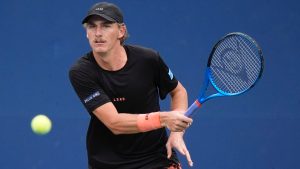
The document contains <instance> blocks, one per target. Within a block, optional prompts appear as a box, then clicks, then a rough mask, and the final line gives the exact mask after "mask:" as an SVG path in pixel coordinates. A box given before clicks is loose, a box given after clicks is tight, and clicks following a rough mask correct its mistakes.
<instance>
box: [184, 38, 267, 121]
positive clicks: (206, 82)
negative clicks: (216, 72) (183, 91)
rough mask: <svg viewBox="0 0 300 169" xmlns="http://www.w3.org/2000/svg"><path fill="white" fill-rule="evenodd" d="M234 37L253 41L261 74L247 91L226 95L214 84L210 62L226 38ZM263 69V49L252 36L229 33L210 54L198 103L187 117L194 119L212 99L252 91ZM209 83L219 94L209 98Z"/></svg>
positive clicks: (188, 112) (195, 103) (187, 112)
mask: <svg viewBox="0 0 300 169" xmlns="http://www.w3.org/2000/svg"><path fill="white" fill-rule="evenodd" d="M234 35H239V36H243V37H244V38H246V39H248V40H249V41H251V42H252V43H253V44H254V45H255V46H256V47H257V49H258V52H259V56H260V59H261V72H260V74H259V76H258V78H257V79H256V81H255V82H254V83H253V84H252V85H251V86H250V87H249V88H247V89H246V90H244V91H241V92H237V93H226V92H224V91H222V90H221V89H219V88H218V87H217V85H216V84H215V83H214V82H213V80H212V75H211V69H210V61H211V59H212V56H213V54H214V52H215V50H216V48H217V46H218V44H220V43H221V42H222V41H223V40H224V39H225V38H227V37H228V36H234ZM263 68H264V59H263V55H262V51H261V48H260V47H259V45H258V44H257V43H256V42H255V40H253V39H252V38H251V37H250V36H248V35H246V34H244V33H241V32H233V33H229V34H227V35H226V36H224V37H223V38H221V40H219V41H218V42H217V43H216V44H215V45H214V48H213V50H212V51H211V53H210V56H209V59H208V64H207V68H206V70H205V76H204V82H203V86H202V88H201V90H200V93H199V95H198V98H197V99H196V101H194V103H193V104H192V105H191V106H190V107H189V108H188V110H187V111H186V113H185V115H186V116H188V117H192V116H193V114H194V112H195V110H197V109H198V108H200V107H201V106H202V104H203V103H204V102H206V101H208V100H210V99H212V98H216V97H223V96H235V95H240V94H242V93H245V92H247V91H248V90H250V89H251V88H252V87H253V86H254V85H255V84H256V83H257V81H258V80H259V79H260V78H261V75H262V72H263ZM209 83H211V84H212V86H213V88H214V89H216V91H217V93H214V94H211V95H209V96H207V97H206V96H205V92H206V90H207V88H208V86H209Z"/></svg>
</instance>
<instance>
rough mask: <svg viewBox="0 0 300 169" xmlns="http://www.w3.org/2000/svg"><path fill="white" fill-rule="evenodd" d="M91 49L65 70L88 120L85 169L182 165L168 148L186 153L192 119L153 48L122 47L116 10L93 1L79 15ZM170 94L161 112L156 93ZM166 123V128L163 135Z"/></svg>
mask: <svg viewBox="0 0 300 169" xmlns="http://www.w3.org/2000/svg"><path fill="white" fill-rule="evenodd" d="M82 24H83V26H84V28H85V29H86V36H87V38H88V40H89V44H90V46H91V48H92V51H91V52H89V53H87V54H85V55H84V56H83V57H81V58H80V59H79V60H78V61H77V62H76V63H75V64H74V65H73V66H72V67H71V69H70V72H69V75H70V81H71V83H72V85H73V87H74V89H75V91H76V93H77V95H78V96H79V98H80V100H81V102H82V103H83V104H84V106H85V107H86V109H87V110H88V112H89V114H90V116H91V120H90V125H89V129H88V133H87V152H88V163H89V168H90V169H165V168H169V169H171V168H181V167H180V163H179V161H178V159H177V157H176V153H175V151H174V150H173V149H172V148H176V149H177V150H178V151H179V152H181V153H182V154H183V155H185V156H186V158H187V160H188V162H189V164H190V165H191V166H192V160H191V157H190V154H189V152H188V150H187V148H186V146H185V143H184V140H183V132H184V130H185V129H186V128H187V127H188V126H189V125H190V124H191V122H192V119H190V118H188V117H186V116H184V115H183V114H184V112H185V110H186V108H187V93H186V90H185V89H184V87H183V86H182V85H181V83H180V82H179V81H177V80H176V78H175V77H174V76H173V74H172V72H171V70H170V69H169V68H168V67H167V65H166V64H165V63H164V61H163V60H162V59H161V57H160V56H159V54H158V53H157V52H155V51H154V50H151V49H148V48H144V47H139V46H132V45H124V44H123V43H124V40H125V39H126V37H127V35H128V34H127V29H126V25H125V24H124V21H123V15H122V13H121V11H120V9H119V8H118V7H117V6H116V5H114V4H111V3H106V2H101V3H97V4H95V5H94V6H93V7H92V8H91V9H90V10H89V11H88V15H87V16H86V17H85V18H84V19H83V21H82ZM168 94H170V96H171V100H172V102H171V109H172V111H169V112H162V111H160V108H159V97H160V98H161V99H164V98H165V97H166V96H167V95H168ZM165 127H167V128H168V129H169V130H170V131H171V132H170V136H169V137H168V136H167V133H166V130H165Z"/></svg>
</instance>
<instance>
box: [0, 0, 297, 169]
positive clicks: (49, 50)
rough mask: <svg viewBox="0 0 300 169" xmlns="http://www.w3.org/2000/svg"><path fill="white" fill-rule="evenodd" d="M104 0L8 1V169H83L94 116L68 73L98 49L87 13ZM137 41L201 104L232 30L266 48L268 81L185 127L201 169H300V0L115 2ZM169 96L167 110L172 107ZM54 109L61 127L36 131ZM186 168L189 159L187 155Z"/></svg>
mask: <svg viewBox="0 0 300 169" xmlns="http://www.w3.org/2000/svg"><path fill="white" fill-rule="evenodd" d="M95 2H96V1H92V0H85V1H66V0H65V1H61V0H51V1H50V0H36V1H29V0H2V1H1V2H0V20H1V26H0V30H1V31H0V37H1V41H0V58H1V60H0V64H1V65H0V77H1V83H0V94H1V97H0V133H1V134H0V168H1V169H20V168H22V169H66V168H68V169H70V168H72V169H84V168H86V166H87V161H86V160H87V159H86V151H85V134H86V129H87V125H88V118H89V117H88V114H87V113H86V111H85V109H84V108H83V106H82V105H81V104H80V103H79V100H78V98H77V96H76V95H75V93H74V92H73V89H72V88H71V86H70V83H69V80H68V69H69V67H70V65H71V64H72V63H73V62H74V61H75V60H76V59H77V58H78V57H80V56H81V55H82V54H83V53H85V52H87V51H88V50H89V46H88V43H87V40H86V38H85V32H84V29H83V28H82V27H81V24H80V22H81V20H82V18H83V17H84V15H85V14H86V11H87V9H88V8H89V7H90V6H91V5H92V4H94V3H95ZM111 2H114V3H116V4H118V5H119V6H120V7H121V8H122V10H123V12H124V15H125V22H126V24H127V27H128V29H129V33H130V38H129V40H128V41H127V43H132V44H140V45H144V46H147V47H151V48H154V49H156V50H158V51H160V53H161V55H162V56H163V58H164V59H165V61H166V62H167V63H168V64H169V66H170V67H171V68H172V70H173V73H174V74H175V75H176V76H177V78H178V79H180V81H181V82H182V83H183V84H184V86H185V87H186V89H187V90H188V92H189V101H190V102H192V101H193V100H194V99H195V97H196V96H197V94H198V89H199V86H200V85H201V84H202V79H203V73H204V68H205V65H206V60H207V57H208V54H209V52H210V50H211V47H212V46H213V44H214V43H215V42H216V41H217V40H218V39H219V38H220V37H221V36H223V35H225V34H226V33H228V32H234V31H241V32H245V33H247V34H249V35H251V36H253V37H254V38H255V39H256V40H257V41H258V42H259V44H260V45H261V47H262V48H263V52H264V56H265V62H266V65H265V72H264V75H263V79H262V80H261V81H260V82H259V84H258V85H257V86H256V87H255V88H254V89H253V90H252V91H251V92H249V93H247V94H245V95H242V96H238V97H232V98H222V99H218V100H213V101H211V102H208V103H207V104H205V105H204V106H203V108H202V109H201V110H200V111H199V114H198V115H197V116H196V117H195V119H194V123H193V125H192V127H191V128H190V129H189V130H188V131H187V132H186V135H185V138H186V143H187V146H188V147H189V150H190V153H191V155H192V158H193V161H194V168H196V169H199V168H205V169H296V168H300V163H299V152H300V144H299V142H300V123H299V120H300V115H299V113H300V108H299V106H300V99H299V95H300V92H299V90H300V77H299V75H298V72H299V70H300V69H299V62H300V57H299V52H298V49H299V41H298V39H299V38H300V37H299V35H300V34H299V33H300V27H299V24H300V4H299V2H298V1H296V0H285V1H279V0H272V1H271V0H251V1H244V0H207V1H199V0H186V1H181V0H174V1H171V0H165V1H161V0H130V1H125V0H123V1H121V0H118V1H117V0H116V1H111ZM168 105H169V104H168V99H167V100H166V101H163V102H162V108H163V109H165V110H167V109H168ZM40 113H42V114H46V115H47V116H49V117H50V118H51V119H52V121H53V130H52V131H51V133H50V134H48V135H46V136H37V135H35V134H33V133H32V132H31V129H30V120H31V119H32V117H33V116H35V115H36V114H40ZM180 158H181V161H182V164H183V166H184V168H188V167H187V163H186V161H185V159H184V158H183V157H182V156H180Z"/></svg>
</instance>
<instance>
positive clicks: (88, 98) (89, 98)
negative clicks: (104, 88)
mask: <svg viewBox="0 0 300 169" xmlns="http://www.w3.org/2000/svg"><path fill="white" fill-rule="evenodd" d="M98 96H100V92H99V91H97V92H95V93H93V94H91V95H89V96H88V97H87V98H86V99H84V103H87V102H89V101H91V100H93V99H94V98H95V97H98Z"/></svg>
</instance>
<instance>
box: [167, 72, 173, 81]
mask: <svg viewBox="0 0 300 169" xmlns="http://www.w3.org/2000/svg"><path fill="white" fill-rule="evenodd" d="M168 74H169V77H170V79H171V80H173V77H174V76H173V73H172V71H171V69H169V72H168Z"/></svg>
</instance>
